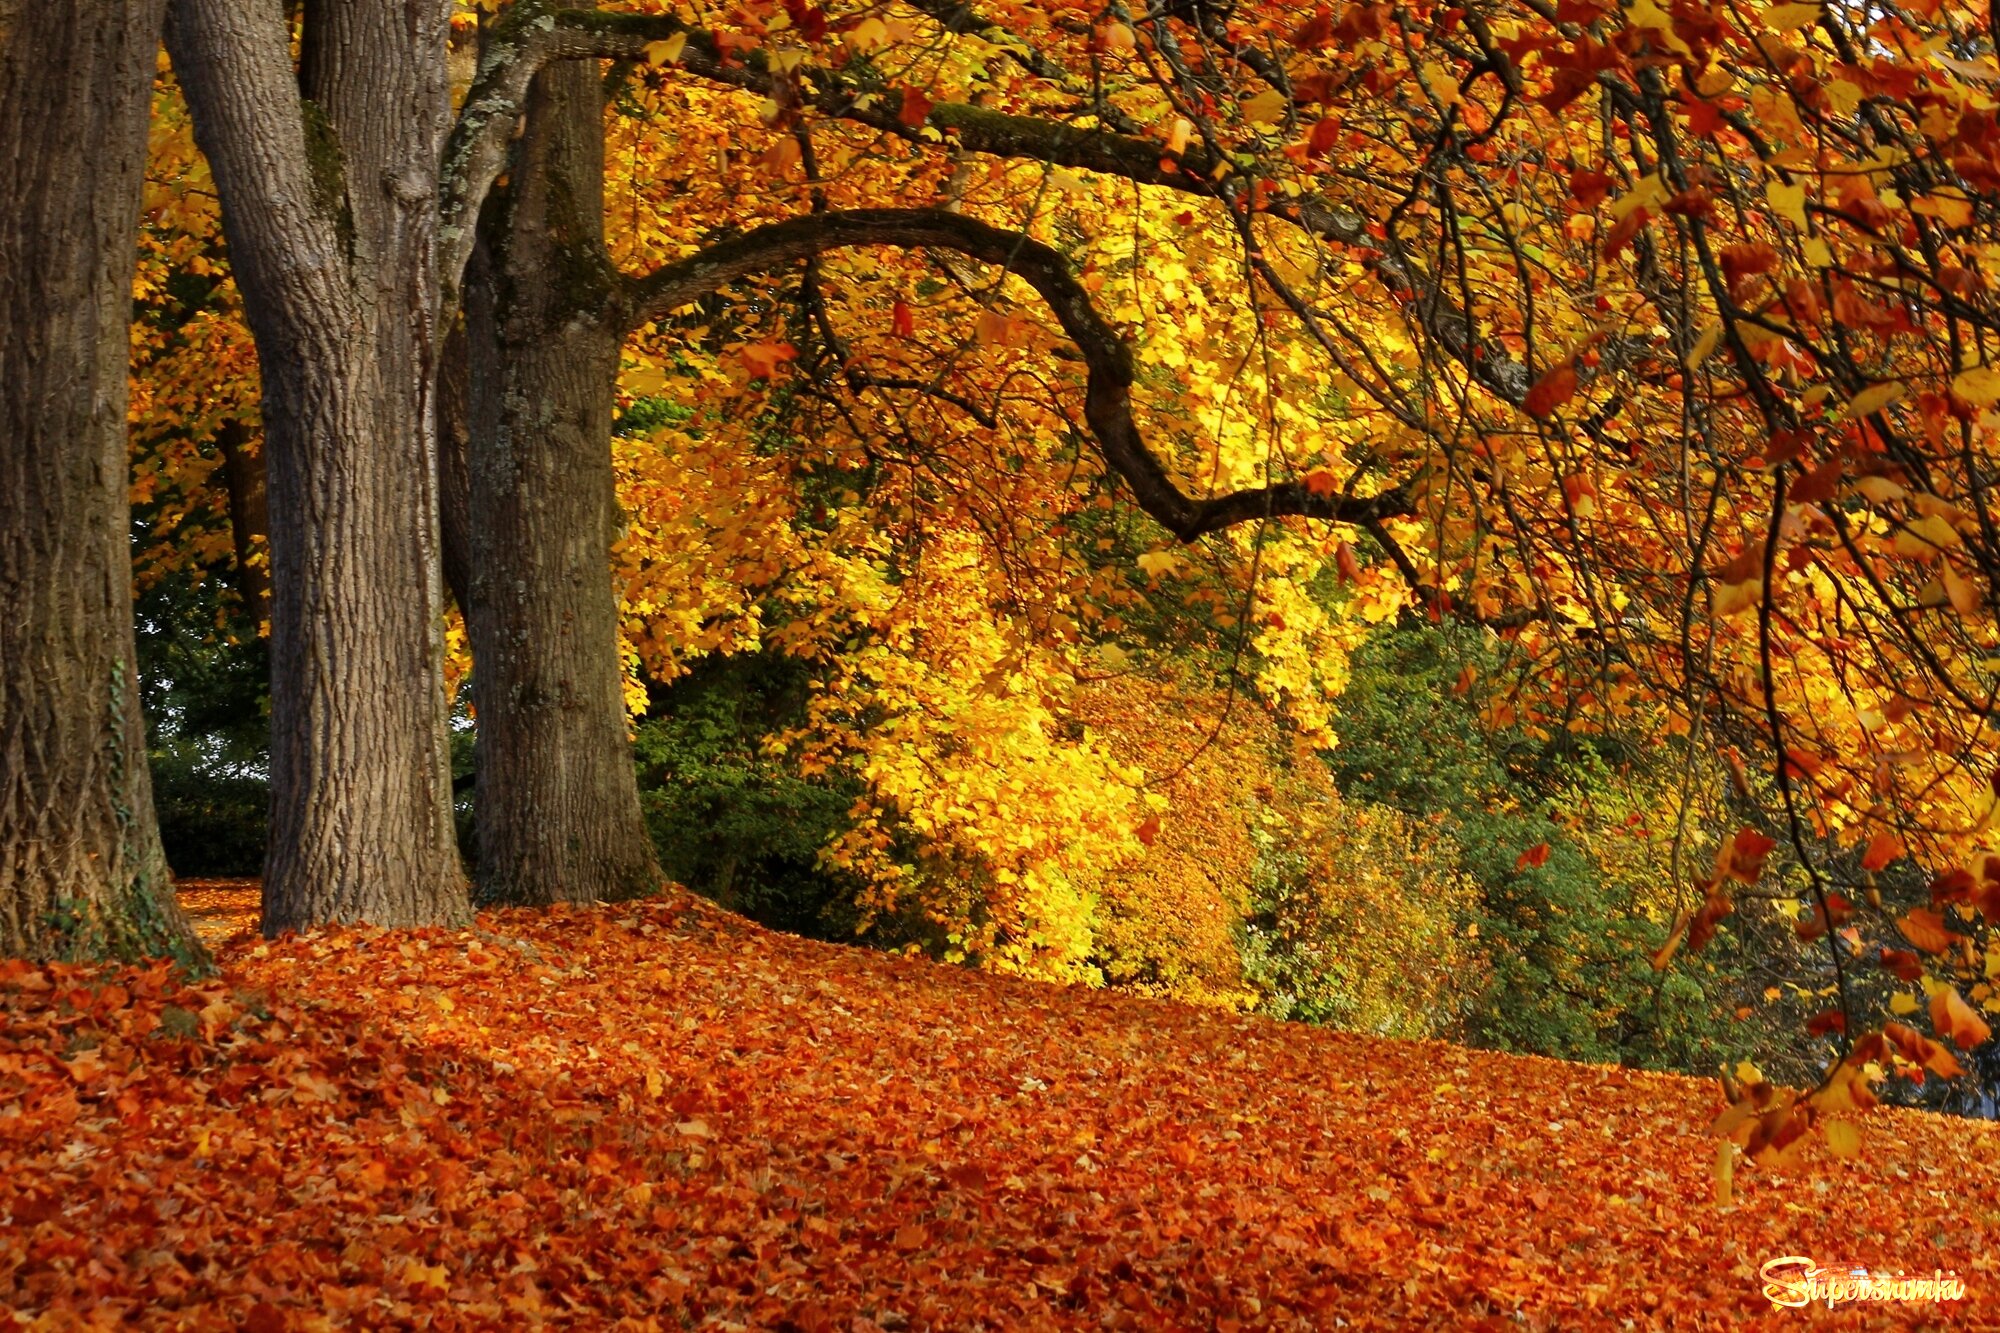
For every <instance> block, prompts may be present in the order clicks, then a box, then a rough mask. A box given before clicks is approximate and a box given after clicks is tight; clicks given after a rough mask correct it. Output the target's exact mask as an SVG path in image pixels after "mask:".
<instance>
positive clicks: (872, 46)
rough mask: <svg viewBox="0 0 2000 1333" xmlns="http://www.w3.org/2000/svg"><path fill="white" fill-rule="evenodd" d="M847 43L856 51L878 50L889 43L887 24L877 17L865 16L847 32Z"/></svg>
mask: <svg viewBox="0 0 2000 1333" xmlns="http://www.w3.org/2000/svg"><path fill="white" fill-rule="evenodd" d="M847 44H848V45H849V46H851V47H853V48H854V49H855V50H857V51H879V50H881V49H882V48H883V47H885V46H887V45H888V44H889V25H888V24H886V23H884V22H882V20H881V19H878V18H865V19H863V20H861V22H859V23H857V24H855V25H854V30H853V31H852V32H850V33H848V34H847Z"/></svg>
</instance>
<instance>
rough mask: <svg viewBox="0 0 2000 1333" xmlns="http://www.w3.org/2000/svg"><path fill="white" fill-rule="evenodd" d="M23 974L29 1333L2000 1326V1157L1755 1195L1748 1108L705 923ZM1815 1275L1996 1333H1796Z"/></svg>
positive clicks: (206, 913)
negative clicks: (1880, 1272) (1788, 1294)
mask: <svg viewBox="0 0 2000 1333" xmlns="http://www.w3.org/2000/svg"><path fill="white" fill-rule="evenodd" d="M187 898H188V903H189V906H190V909H191V910H193V911H194V912H195V913H196V914H197V917H198V918H199V919H200V920H201V921H202V922H203V924H204V928H205V930H206V931H207V933H209V935H210V936H211V938H212V939H214V940H217V941H220V942H222V948H221V956H222V958H223V960H224V965H225V970H224V974H223V976H222V978H221V979H220V980H218V981H215V982H212V983H206V984H203V985H200V986H197V987H195V988H193V989H191V990H190V989H184V988H182V987H180V986H178V985H177V984H175V983H173V982H171V981H169V980H168V979H167V978H166V977H165V975H164V974H163V973H160V972H151V973H145V972H133V971H125V972H120V973H113V974H92V973H87V972H83V971H79V970H74V969H66V968H38V967H30V966H28V965H25V964H20V963H0V1305H4V1306H6V1307H10V1308H11V1309H12V1310H13V1311H14V1312H15V1313H16V1317H17V1319H20V1320H21V1321H23V1322H25V1323H26V1324H28V1325H29V1326H31V1327H49V1328H66V1327H83V1326H88V1327H105V1328H112V1327H161V1328H165V1327H185V1328H219V1327H229V1326H232V1325H236V1326H241V1327H246V1328H251V1329H265V1330H270V1329H281V1328H323V1327H383V1326H403V1327H438V1328H491V1327H496V1326H505V1327H519V1328H532V1327H537V1326H542V1325H545V1324H546V1325H548V1326H551V1327H607V1326H613V1325H617V1326H623V1327H631V1328H654V1327H658V1328H670V1329H671V1328H683V1327H704V1328H728V1327H738V1328H756V1329H839V1330H843V1331H847V1330H868V1329H884V1330H898V1329H950V1330H961V1329H981V1328H984V1329H1035V1328H1110V1329H1120V1328H1126V1329H1224V1330H1227V1329H1253V1328H1288V1329H1289V1328H1314V1329H1318V1328H1335V1327H1340V1326H1342V1321H1344V1322H1345V1325H1346V1326H1348V1327H1383V1328H1387V1327H1436V1328H1467V1329H1473V1328H1484V1327H1491V1328H1510V1329H1512V1328H1522V1327H1526V1328H1553V1329H1592V1328H1621V1327H1642V1328H1644V1327H1688V1328H1700V1327H1729V1328H1735V1327H1743V1326H1749V1327H1772V1328H1776V1327H1787V1328H1789V1327H1793V1326H1796V1325H1801V1324H1810V1326H1812V1327H1815V1328H1818V1327H1825V1326H1870V1327H1875V1326H1912V1327H1954V1326H1960V1327H1975V1326H1978V1327H1995V1326H2000V1271H1996V1260H1995V1259H1994V1258H1993V1257H1992V1256H1991V1255H1990V1253H1989V1251H1990V1248H1991V1242H1992V1239H1993V1237H1994V1236H1995V1235H1996V1234H2000V1129H1996V1128H1995V1127H1992V1126H1987V1125H1975V1124H1966V1123H1961V1122H1955V1121H1950V1120H1945V1119H1941V1118H1934V1117H1928V1116H1922V1115H1916V1114H1910V1113H1902V1112H1888V1111H1877V1112H1872V1113H1870V1114H1869V1116H1868V1117H1867V1122H1868V1123H1867V1125H1866V1129H1865V1133H1866V1147H1865V1149H1864V1152H1863V1154H1862V1156H1861V1157H1860V1158H1859V1159H1858V1160H1854V1161H1836V1160H1834V1159H1832V1158H1831V1157H1829V1156H1828V1155H1827V1154H1826V1153H1825V1152H1824V1150H1823V1149H1817V1148H1816V1149H1814V1150H1813V1151H1812V1152H1811V1153H1809V1154H1808V1156H1807V1157H1806V1158H1805V1159H1804V1160H1803V1161H1802V1162H1801V1163H1800V1164H1799V1165H1798V1166H1797V1167H1795V1168H1794V1170H1793V1171H1792V1172H1791V1173H1789V1174H1786V1175H1784V1176H1777V1175H1773V1174H1771V1173H1769V1172H1761V1173H1758V1172H1750V1171H1745V1172H1742V1173H1740V1174H1739V1177H1738V1185H1739V1188H1738V1196H1737V1200H1736V1202H1735V1203H1734V1204H1732V1205H1730V1206H1727V1207H1717V1206H1716V1204H1715V1203H1714V1201H1713V1200H1714V1182H1713V1179H1712V1177H1711V1166H1712V1163H1713V1160H1714V1151H1713V1140H1711V1139H1709V1138H1707V1137H1706V1136H1705V1134H1704V1132H1703V1130H1704V1122H1705V1121H1706V1120H1707V1119H1708V1118H1709V1115H1710V1114H1711V1113H1712V1111H1713V1110H1714V1109H1715V1106H1716V1103H1717V1098H1716V1094H1715V1093H1714V1092H1713V1091H1712V1090H1711V1087H1704V1086H1702V1085H1698V1084H1695V1083H1691V1082H1689V1081H1687V1080H1683V1079H1677V1078H1669V1077H1661V1076H1654V1075H1646V1074H1635V1073H1630V1072H1625V1071H1621V1070H1618V1069H1612V1068H1600V1067H1594V1066H1583V1065H1571V1064H1564V1063H1560V1062H1557V1061H1552V1060H1542V1059H1532V1058H1518V1057H1509V1056H1498V1055H1491V1054H1483V1053H1477V1052H1470V1051H1465V1050H1461V1049H1458V1048H1455V1047H1451V1046H1445V1045H1440V1044H1435V1043H1407V1042H1392V1041H1383V1040H1376V1039H1370V1038H1365V1037H1356V1036H1344V1035H1338V1034H1333V1033H1327V1032H1321V1031H1315V1030H1312V1029H1307V1028H1303V1027H1297V1026H1286V1025H1281V1024H1277V1023H1272V1022H1267V1021H1263V1020H1258V1019H1241V1020H1237V1019H1230V1018H1226V1017H1218V1016H1216V1015H1215V1014H1212V1013H1208V1012H1203V1011H1199V1010H1195V1009H1190V1008H1184V1007H1179V1006H1176V1005H1173V1004H1168V1003H1161V1002H1153V1001H1148V1000H1143V999H1134V998H1129V997H1123V996H1118V995H1112V994H1105V993H1102V992H1090V991H1085V990H1076V989H1059V988H1055V987H1050V986H1044V985H1038V984H1034V983H1028V982H1015V981H1010V980H1007V979H1003V978H996V977H992V976H983V975H976V974H972V973H968V972H964V971H960V970H956V969H952V968H947V967H942V966H935V965H931V964H928V963H923V962H917V961H912V960H906V959H898V958H893V957H888V956H884V955H882V954H878V953H870V952H864V951H862V950H859V949H850V948H841V947H837V946H832V945H826V944H818V943H813V942H810V941H806V940H800V939H796V938H792V937H789V936H785V935H779V934H773V933H771V932H768V931H765V930H762V929H760V928H758V927H756V926H753V925H750V924H748V923H746V922H744V921H742V920H740V919H738V918H735V917H732V916H730V915H728V914H726V913H724V912H721V911H719V910H718V909H716V908H714V907H712V906H710V905H708V904H706V903H704V902H702V901H701V900H699V899H695V898H692V897H689V896H685V895H680V894H675V895H671V896H666V897H662V898H659V899H656V900H652V901H648V902H645V903H641V904H636V905H624V906H617V907H604V908H595V909H589V910H573V911H558V912H555V913H547V914H542V913H535V912H527V911H501V912H490V913H487V914H485V915H482V916H481V917H480V919H479V921H478V923H477V925H476V926H475V927H474V928H472V929H470V930H465V931H458V932H449V931H428V932H420V933H415V934H382V933H377V932H371V931H358V932H348V933H337V934H321V935H314V936H310V937H307V938H301V939H290V940H285V941H281V942H277V943H271V944H266V943H263V942H261V941H259V940H257V939H256V938H255V937H254V935H253V934H251V932H250V927H251V926H252V924H253V922H254V892H253V891H252V890H249V889H246V888H242V887H234V886H228V885H208V886H202V887H198V888H194V889H192V890H191V891H190V892H189V893H188V895H187ZM1784 1254H1801V1255H1811V1256H1814V1257H1816V1258H1818V1259H1820V1260H1821V1261H1822V1262H1833V1261H1836V1260H1838V1261H1851V1262H1857V1263H1865V1264H1868V1265H1871V1266H1873V1267H1876V1268H1878V1269H1902V1270H1905V1271H1911V1272H1916V1271H1922V1272H1926V1273H1927V1272H1929V1271H1930V1270H1932V1269H1934V1268H1953V1269H1956V1270H1957V1271H1958V1272H1959V1274H1960V1275H1961V1276H1963V1277H1964V1278H1965V1279H1966V1280H1967V1283H1968V1286H1969V1290H1970V1295H1969V1298H1968V1299H1967V1300H1966V1301H1965V1302H1964V1303H1962V1304H1960V1305H1958V1306H1955V1307H1903V1308H1900V1309H1898V1308H1891V1307H1879V1306H1878V1307H1869V1308H1867V1309H1865V1310H1864V1309H1858V1308H1857V1309H1850V1310H1849V1311H1848V1312H1847V1313H1846V1314H1844V1315H1842V1316H1839V1317H1836V1318H1832V1319H1829V1318H1828V1317H1827V1316H1826V1315H1825V1313H1824V1312H1823V1311H1814V1312H1810V1313H1808V1312H1802V1311H1780V1312H1772V1311H1771V1310H1770V1308H1769V1307H1768V1305H1767V1304H1766V1303H1765V1302H1764V1301H1763V1299H1762V1298H1761V1297H1760V1296H1759V1294H1758V1290H1757V1286H1758V1284H1757V1281H1756V1277H1755V1274H1756V1270H1757V1269H1758V1267H1759V1266H1760V1265H1761V1264H1762V1263H1763V1262H1764V1261H1765V1260H1766V1259H1769V1258H1774V1257H1777V1256H1779V1255H1784Z"/></svg>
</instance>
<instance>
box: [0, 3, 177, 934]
mask: <svg viewBox="0 0 2000 1333" xmlns="http://www.w3.org/2000/svg"><path fill="white" fill-rule="evenodd" d="M163 12H164V4H163V0H69V2H67V3H62V4H54V5H29V4H27V3H25V0H0V199H4V200H5V201H6V204H5V207H4V208H0V954H4V955H12V956H25V957H29V958H42V959H68V958H113V959H123V960H133V959H138V958H142V957H148V956H154V955H162V954H164V955H168V956H171V957H175V958H177V959H179V960H180V961H182V962H183V963H186V964H190V965H195V966H200V965H203V964H205V962H206V957H207V956H206V954H205V953H204V951H203V949H202V947H201V944H200V942H199V941H198V940H197V939H196V937H195V935H194V932H193V931H192V930H191V929H190V927H189V925H188V921H187V918H186V917H185V916H184V915H183V914H182V912H181V910H180V908H179V906H178V904H177V903H176V902H175V900H174V892H173V885H172V883H171V882H170V881H169V879H168V875H167V865H166V858H165V856H164V855H163V854H162V852H161V850H160V835H159V829H158V826H157V825H156V824H155V822H154V815H153V795H152V786H151V782H150V780H149V778H148V774H147V770H146V728H145V723H144V721H143V720H142V719H141V717H140V713H139V702H138V698H139V680H138V669H137V664H136V661H135V652H134V648H133V635H132V591H131V589H132V562H131V554H130V547H129V541H130V536H129V534H130V524H131V516H130V513H129V511H128V508H127V502H126V487H127V485H128V480H129V475H130V469H129V466H128V464H127V461H126V446H125V406H126V361H127V356H128V353H129V350H130V339H129V329H130V325H131V315H132V268H133V261H134V253H135V250H134V245H135V241H136V237H137V233H138V223H139V199H140V186H141V182H142V180H143V177H144V172H145V163H146V121H147V110H148V104H149V101H150V98H151V93H152V86H153V70H154V59H155V53H156V52H157V50H158V48H159V34H160V22H161V16H162V14H163Z"/></svg>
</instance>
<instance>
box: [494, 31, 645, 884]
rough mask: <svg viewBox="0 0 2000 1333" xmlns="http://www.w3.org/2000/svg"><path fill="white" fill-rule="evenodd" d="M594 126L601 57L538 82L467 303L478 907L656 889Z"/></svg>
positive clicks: (599, 127)
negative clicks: (644, 803)
mask: <svg viewBox="0 0 2000 1333" xmlns="http://www.w3.org/2000/svg"><path fill="white" fill-rule="evenodd" d="M603 122H604V94H603V88H602V81H601V79H600V77H599V75H598V71H597V68H596V65H595V63H594V62H580V61H570V62H564V63H560V64H551V65H548V66H545V67H544V68H543V69H542V71H541V73H540V75H539V77H538V78H537V79H536V80H535V83H534V87H533V90H532V91H531V92H530V93H529V95H528V99H527V119H526V128H525V131H524V133H523V134H522V137H521V139H520V141H519V142H518V144H517V145H516V146H515V151H514V155H513V159H512V163H511V166H510V169H509V181H510V184H509V186H508V188H507V190H506V192H505V193H504V194H503V195H501V196H498V197H496V198H494V199H493V200H492V201H491V205H490V206H489V207H488V208H487V209H486V213H485V225H484V228H483V232H484V241H483V246H482V254H481V257H480V261H479V263H478V264H477V265H476V269H475V272H476V278H475V281H476V283H477V286H476V287H475V289H474V290H471V291H469V292H468V295H467V300H466V316H467V317H466V325H465V327H466V332H467V339H468V343H469V344H470V346H471V353H472V356H471V363H472V375H471V399H472V402H471V411H470V414H469V431H468V448H467V460H468V464H469V466H468V473H469V478H470V487H469V498H470V504H469V522H468V524H467V531H468V537H469V551H470V558H469V560H468V562H467V569H468V574H467V582H466V593H467V601H466V627H467V636H468V638H469V639H470V641H471V645H472V658H473V671H472V697H473V705H474V710H475V713H476V716H477V719H478V736H479V742H478V751H477V756H478V768H477V779H476V786H475V789H474V790H475V802H474V806H475V811H476V814H475V820H476V823H475V828H476V834H475V846H476V848H477V853H476V857H475V871H476V875H477V880H478V892H479V896H480V897H481V899H482V900H487V901H500V902H512V903H551V902H589V901H592V900H594V899H616V898H627V897H632V896H634V895H636V894H642V893H649V892H652V891H653V890H655V889H657V888H658V887H659V886H660V882H661V880H660V871H659V867H658V864H657V862H656V860H655V857H654V851H653V844H652V839H651V837H650V835H649V834H648V833H647V831H646V825H645V821H644V818H643V817H642V815H641V813H640V808H639V791H638V785H637V781H636V776H635V773H634V770H633V765H632V747H631V743H630V741H629V739H628V737H627V730H626V713H625V702H624V680H623V671H622V668H621V663H620V658H619V653H618V601H617V597H616V595H615V593H614V591H613V588H612V584H611V572H610V554H611V544H612V542H613V540H614V539H615V535H616V533H615V528H616V513H617V502H616V498H615V496H614V494H613V478H612V466H611V413H612V404H613V396H614V393H615V390H616V385H617V377H618V353H619V348H620V345H621V343H622V341H623V338H624V332H625V329H624V325H623V324H622V322H621V320H620V312H619V311H618V309H617V306H616V303H615V301H614V299H613V297H614V286H615V284H616V282H617V275H616V274H615V272H614V271H613V269H612V267H611V264H610V261H609V258H608V256H607V255H606V253H605V249H604V219H603V213H604V198H603V196H604V124H603ZM480 278H483V279H484V280H483V281H479V279H480Z"/></svg>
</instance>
